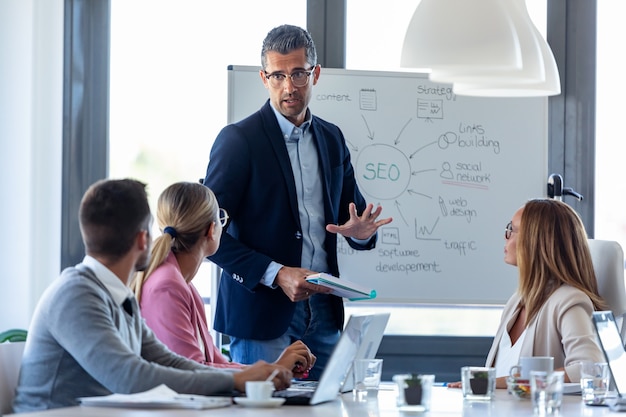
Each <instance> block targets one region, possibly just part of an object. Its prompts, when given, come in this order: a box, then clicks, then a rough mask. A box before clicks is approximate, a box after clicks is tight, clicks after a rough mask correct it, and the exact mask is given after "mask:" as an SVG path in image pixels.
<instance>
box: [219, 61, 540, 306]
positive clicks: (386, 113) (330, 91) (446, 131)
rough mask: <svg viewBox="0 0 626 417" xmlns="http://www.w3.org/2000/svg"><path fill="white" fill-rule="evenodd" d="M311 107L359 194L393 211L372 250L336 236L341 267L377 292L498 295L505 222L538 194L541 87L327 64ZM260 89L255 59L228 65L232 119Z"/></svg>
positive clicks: (484, 300) (252, 107) (458, 297)
mask: <svg viewBox="0 0 626 417" xmlns="http://www.w3.org/2000/svg"><path fill="white" fill-rule="evenodd" d="M312 94H313V96H312V99H311V103H310V105H309V107H310V109H311V111H312V112H313V114H315V115H317V116H319V117H321V118H323V119H326V120H328V121H329V122H332V123H334V124H336V125H338V126H339V127H340V128H341V130H342V132H343V133H344V136H345V138H346V143H347V146H348V148H349V149H350V154H351V158H352V164H353V166H354V170H355V177H356V179H357V182H358V184H359V188H360V190H361V192H362V193H363V195H364V196H365V198H366V200H367V201H368V202H370V203H373V204H379V205H381V206H382V207H383V212H382V217H393V222H392V223H390V224H389V225H386V226H384V227H382V228H381V229H379V234H378V243H377V246H376V248H375V249H373V250H371V251H354V250H353V249H351V248H350V247H349V246H348V245H347V243H346V242H345V240H344V239H343V238H342V237H340V238H339V239H338V252H339V265H340V271H341V276H342V277H344V278H346V279H348V280H350V281H354V282H357V283H360V284H363V285H365V286H368V287H371V288H375V289H376V291H377V294H378V296H377V298H376V301H377V302H395V303H409V302H411V303H414V302H417V303H444V304H501V303H504V302H505V301H506V299H507V298H508V297H509V296H510V295H511V294H512V292H513V291H514V290H515V288H516V286H517V269H516V268H515V267H513V266H510V265H507V264H505V263H504V260H503V259H504V228H505V226H506V224H507V223H508V222H509V221H510V219H511V217H512V215H513V213H514V212H515V210H517V209H518V208H519V207H520V206H522V205H523V204H524V202H525V201H526V200H528V199H530V198H537V197H545V189H546V179H547V99H546V98H475V97H461V96H456V95H454V94H453V93H452V88H451V86H449V85H444V84H435V83H431V82H430V81H429V80H428V77H427V75H426V74H415V73H403V72H373V71H351V70H338V69H324V68H322V72H321V75H320V78H319V81H318V83H317V85H315V86H314V87H313V92H312ZM267 98H268V93H267V91H266V90H265V88H264V86H263V84H262V82H261V80H260V78H259V74H258V68H255V67H230V68H229V120H230V121H231V122H233V121H237V120H240V119H242V118H243V117H246V116H248V115H249V114H251V113H253V112H254V111H256V110H258V109H259V108H260V107H261V106H262V105H263V103H264V102H265V100H267Z"/></svg>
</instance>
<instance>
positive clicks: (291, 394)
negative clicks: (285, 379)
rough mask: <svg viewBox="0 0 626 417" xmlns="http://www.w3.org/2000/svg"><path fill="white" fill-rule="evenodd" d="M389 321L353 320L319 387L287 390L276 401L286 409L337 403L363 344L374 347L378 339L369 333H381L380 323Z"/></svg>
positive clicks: (378, 318)
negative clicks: (288, 407)
mask: <svg viewBox="0 0 626 417" xmlns="http://www.w3.org/2000/svg"><path fill="white" fill-rule="evenodd" d="M388 319H389V314H388V313H383V314H363V315H352V316H350V318H349V319H348V323H347V324H346V326H345V328H344V330H343V332H342V333H341V336H340V337H339V341H338V342H337V344H336V345H335V348H334V349H333V352H332V354H331V356H330V358H329V360H328V363H327V364H326V368H324V371H323V372H322V375H321V377H320V379H319V381H317V384H314V385H315V386H313V387H311V386H298V384H297V383H294V384H293V385H292V386H291V387H289V388H288V389H285V390H280V391H275V392H274V397H280V398H285V399H286V401H285V404H286V405H315V404H320V403H324V402H328V401H332V400H334V399H336V398H337V396H338V395H339V393H340V391H341V388H342V385H343V384H344V381H346V378H347V377H348V375H349V372H350V370H351V369H352V368H351V367H352V361H354V359H355V358H356V357H357V353H358V352H359V351H360V347H361V345H362V343H363V342H364V341H366V340H370V341H371V342H368V343H369V344H370V346H373V344H374V343H375V342H374V341H373V340H375V337H373V336H370V335H369V332H368V331H369V330H370V329H372V330H376V329H380V323H381V322H382V321H383V320H384V323H385V325H386V324H387V320H388ZM382 330H384V326H383V327H382ZM380 337H381V338H382V334H381V336H380ZM378 343H380V341H378ZM376 349H378V346H376ZM365 353H367V354H371V349H369V350H368V349H366V350H365V351H364V354H365ZM374 354H376V352H374ZM305 382H310V381H305Z"/></svg>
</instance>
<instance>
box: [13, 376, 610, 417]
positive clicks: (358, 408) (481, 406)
mask: <svg viewBox="0 0 626 417" xmlns="http://www.w3.org/2000/svg"><path fill="white" fill-rule="evenodd" d="M496 391H497V392H496V397H495V399H494V400H492V401H490V402H469V401H464V400H463V395H462V393H461V390H460V389H452V388H446V387H434V388H433V393H432V405H431V409H430V411H428V412H421V413H419V412H406V411H401V410H400V409H399V408H398V407H397V405H396V392H395V391H394V387H393V385H392V384H384V385H383V387H382V389H381V390H380V391H379V392H378V395H376V396H370V397H368V398H367V399H365V400H362V401H356V400H355V399H354V398H353V396H352V393H346V394H343V395H341V396H340V397H338V399H337V400H334V401H331V402H327V403H324V404H318V405H315V406H291V405H290V406H285V405H283V406H281V407H278V408H252V407H242V406H240V405H236V404H233V405H231V406H229V407H224V408H212V409H205V410H182V409H176V410H175V409H160V410H157V409H151V410H147V409H128V408H126V409H124V408H108V407H85V406H78V407H68V408H59V409H54V410H47V411H39V412H34V413H24V414H16V415H15V416H21V417H75V416H76V417H79V416H80V417H82V416H91V417H199V416H203V417H233V416H237V417H252V416H254V417H259V416H272V417H274V416H302V417H308V416H311V417H313V416H315V417H409V416H424V417H439V416H441V417H444V416H445V417H451V416H462V417H517V416H520V417H521V416H527V417H528V416H532V415H533V410H532V404H531V401H530V400H528V399H517V398H515V397H514V396H512V395H511V394H508V393H507V392H506V390H501V389H499V390H496ZM560 415H561V416H564V417H579V416H580V417H596V416H607V415H620V413H617V412H612V411H611V410H610V409H609V408H608V407H593V406H587V405H584V404H583V403H582V401H581V398H580V395H565V396H564V397H563V405H562V408H561V413H560Z"/></svg>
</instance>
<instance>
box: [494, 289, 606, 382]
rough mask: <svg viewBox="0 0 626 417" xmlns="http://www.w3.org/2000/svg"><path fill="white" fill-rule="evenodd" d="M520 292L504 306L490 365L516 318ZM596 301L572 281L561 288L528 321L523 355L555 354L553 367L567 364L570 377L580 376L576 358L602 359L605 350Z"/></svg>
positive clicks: (565, 366) (522, 349)
mask: <svg viewBox="0 0 626 417" xmlns="http://www.w3.org/2000/svg"><path fill="white" fill-rule="evenodd" d="M519 301H520V296H519V294H518V293H515V294H514V295H513V296H512V297H511V298H509V301H507V303H506V305H505V306H504V311H503V312H502V319H501V321H500V326H499V327H498V331H497V332H496V336H495V338H494V339H493V344H492V345H491V349H490V350H489V354H488V355H487V361H486V365H487V366H493V365H494V364H495V359H496V356H497V354H498V346H499V344H500V339H501V338H502V335H503V334H504V332H505V331H508V330H509V329H510V328H511V327H512V326H513V323H514V322H515V318H516V317H517V314H518V312H519V309H520V306H519ZM592 311H593V304H592V302H591V300H590V299H589V297H587V295H586V294H585V293H584V292H582V291H580V290H578V289H576V288H574V287H571V286H569V285H562V286H561V287H560V288H558V289H557V290H556V291H555V292H554V293H553V294H552V295H551V296H550V298H548V300H547V301H546V302H545V303H544V305H543V306H542V307H541V309H540V310H539V313H538V314H537V316H535V318H534V319H533V321H532V322H530V323H528V327H527V329H526V336H525V337H524V341H523V342H522V347H521V350H520V357H521V356H553V357H554V368H555V369H558V368H563V367H564V368H565V372H566V373H567V376H568V377H569V379H570V381H572V382H578V381H579V380H580V370H579V369H578V368H579V367H578V366H577V364H576V362H577V361H581V360H591V361H594V362H603V361H604V354H603V353H602V350H601V349H600V346H599V344H598V342H597V339H596V334H595V330H594V328H593V323H592V322H591V313H592Z"/></svg>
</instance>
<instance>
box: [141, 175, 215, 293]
mask: <svg viewBox="0 0 626 417" xmlns="http://www.w3.org/2000/svg"><path fill="white" fill-rule="evenodd" d="M156 218H157V224H158V226H159V229H160V230H161V235H160V236H159V237H157V238H156V239H155V240H154V242H153V244H152V252H151V257H150V263H149V264H148V267H147V268H146V270H145V271H144V272H139V273H137V275H136V276H135V279H134V280H133V282H132V284H131V288H132V289H133V291H134V292H135V296H136V297H137V300H138V301H140V300H141V289H142V287H143V284H144V282H146V280H148V279H149V278H150V274H152V272H154V270H155V269H157V268H158V267H159V266H160V265H161V264H162V263H163V262H164V261H165V258H167V255H168V254H169V253H170V250H171V251H173V252H174V253H185V252H189V251H190V250H191V249H192V248H193V246H194V245H195V244H196V242H198V239H200V237H201V236H203V235H205V234H206V233H207V231H208V230H209V228H210V227H211V224H212V223H218V222H219V221H220V220H219V206H218V204H217V198H216V197H215V194H213V191H211V190H210V189H209V188H208V187H205V186H204V185H201V184H198V183H193V182H177V183H175V184H172V185H170V186H169V187H167V188H166V189H165V190H164V191H163V192H162V193H161V195H160V196H159V199H158V202H157V215H156ZM166 227H171V228H173V229H174V231H172V232H170V233H164V231H165V228H166ZM171 233H173V234H174V235H175V237H174V236H173V235H172V234H171Z"/></svg>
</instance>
